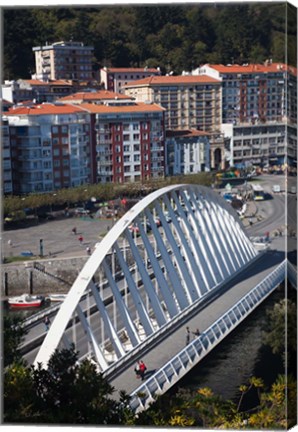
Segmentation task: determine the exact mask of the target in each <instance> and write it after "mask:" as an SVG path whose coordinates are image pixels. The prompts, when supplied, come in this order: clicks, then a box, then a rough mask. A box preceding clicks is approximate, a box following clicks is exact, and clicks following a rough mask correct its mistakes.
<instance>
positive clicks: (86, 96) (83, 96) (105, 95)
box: [59, 90, 132, 102]
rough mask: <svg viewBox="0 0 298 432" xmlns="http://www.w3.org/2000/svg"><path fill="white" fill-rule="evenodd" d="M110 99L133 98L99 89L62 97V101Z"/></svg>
mask: <svg viewBox="0 0 298 432" xmlns="http://www.w3.org/2000/svg"><path fill="white" fill-rule="evenodd" d="M110 99H126V100H127V99H132V98H131V97H130V96H127V95H123V94H121V93H116V92H112V91H108V90H99V91H96V92H77V93H73V94H71V95H68V96H64V97H62V98H60V99H59V100H60V101H69V102H71V101H74V100H76V101H77V100H81V101H97V100H110Z"/></svg>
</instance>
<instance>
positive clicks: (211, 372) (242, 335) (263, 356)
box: [170, 290, 284, 409]
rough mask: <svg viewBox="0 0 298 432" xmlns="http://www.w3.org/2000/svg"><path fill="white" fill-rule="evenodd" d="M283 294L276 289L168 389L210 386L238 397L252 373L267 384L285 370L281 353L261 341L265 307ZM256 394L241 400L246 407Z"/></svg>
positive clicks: (195, 388) (267, 309) (250, 405)
mask: <svg viewBox="0 0 298 432" xmlns="http://www.w3.org/2000/svg"><path fill="white" fill-rule="evenodd" d="M282 298H284V292H283V291H282V290H281V291H275V292H274V293H273V294H272V295H271V296H270V297H269V298H268V299H266V300H265V301H264V302H263V303H262V304H261V305H260V306H259V307H258V308H257V309H256V310H255V311H254V312H252V313H251V315H250V316H249V317H248V318H246V320H245V321H244V322H243V323H242V324H240V325H239V326H238V327H237V328H236V329H235V330H234V331H233V332H232V333H231V334H230V335H229V336H227V337H226V338H225V339H224V340H223V341H222V342H221V343H220V344H219V345H218V346H217V347H216V348H214V350H213V351H212V352H211V353H210V354H208V355H207V356H206V357H205V358H204V359H203V360H202V361H201V362H200V363H199V364H198V365H197V366H196V367H194V368H193V369H192V370H191V371H190V372H189V373H188V374H187V375H186V376H185V377H184V378H183V379H181V380H180V381H179V383H178V384H177V385H176V386H174V387H173V388H172V389H171V390H170V393H171V394H175V393H176V392H177V390H178V389H179V388H183V389H188V390H194V391H195V390H197V389H198V388H200V387H209V388H211V389H212V391H213V392H214V394H216V395H220V396H222V397H223V398H224V399H231V400H234V401H238V398H239V394H240V393H239V387H240V385H242V384H247V383H248V380H249V378H250V377H251V376H257V377H259V378H262V379H263V381H264V383H265V386H266V388H269V387H270V386H271V384H272V383H273V382H274V381H275V380H276V378H277V376H278V375H279V374H283V373H284V367H283V363H282V360H281V358H280V356H277V355H274V354H272V352H271V349H270V348H269V347H268V346H265V345H264V343H263V331H264V330H263V328H264V324H265V322H266V320H267V319H268V318H267V315H266V313H267V311H269V310H271V309H272V308H273V307H274V304H275V303H277V302H278V301H279V300H281V299H282ZM255 399H256V394H255V395H254V394H253V392H251V395H249V396H248V397H246V399H245V400H244V401H243V402H244V404H245V407H244V408H245V409H249V408H250V407H252V406H253V405H254V404H255V402H256V400H255Z"/></svg>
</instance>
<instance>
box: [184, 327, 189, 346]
mask: <svg viewBox="0 0 298 432" xmlns="http://www.w3.org/2000/svg"><path fill="white" fill-rule="evenodd" d="M189 341H190V331H189V327H186V339H185V344H186V345H188V344H189Z"/></svg>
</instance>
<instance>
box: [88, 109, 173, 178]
mask: <svg viewBox="0 0 298 432" xmlns="http://www.w3.org/2000/svg"><path fill="white" fill-rule="evenodd" d="M81 107H82V108H84V109H85V110H87V111H88V112H90V114H92V125H93V126H92V129H93V130H95V137H94V140H95V145H96V155H97V181H98V182H101V183H127V182H139V181H146V180H149V179H151V178H158V177H164V171H165V160H164V140H165V137H164V109H163V108H161V107H160V106H158V105H156V104H145V103H135V102H130V103H128V104H126V105H122V104H120V105H117V104H116V105H115V104H114V102H112V103H111V104H110V103H107V104H105V105H97V104H90V103H89V104H82V105H81Z"/></svg>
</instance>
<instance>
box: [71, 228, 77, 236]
mask: <svg viewBox="0 0 298 432" xmlns="http://www.w3.org/2000/svg"><path fill="white" fill-rule="evenodd" d="M71 231H72V233H73V234H74V235H77V227H73V229H72V230H71Z"/></svg>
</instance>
